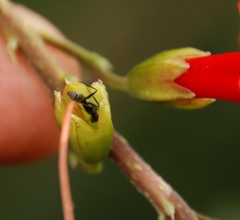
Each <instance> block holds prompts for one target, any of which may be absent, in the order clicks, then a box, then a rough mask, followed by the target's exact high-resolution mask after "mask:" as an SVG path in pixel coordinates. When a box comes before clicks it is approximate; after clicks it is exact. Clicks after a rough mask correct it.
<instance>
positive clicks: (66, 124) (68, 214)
mask: <svg viewBox="0 0 240 220" xmlns="http://www.w3.org/2000/svg"><path fill="white" fill-rule="evenodd" d="M74 105H75V103H74V102H69V103H68V105H67V108H66V113H65V116H64V120H63V124H62V130H61V136H60V143H59V160H58V169H59V170H58V172H59V182H60V191H61V197H62V207H63V216H64V220H74V219H75V217H74V204H73V201H72V195H71V186H70V181H69V175H68V139H69V130H70V120H71V115H72V111H73V108H74Z"/></svg>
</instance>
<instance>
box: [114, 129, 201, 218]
mask: <svg viewBox="0 0 240 220" xmlns="http://www.w3.org/2000/svg"><path fill="white" fill-rule="evenodd" d="M110 157H111V159H112V160H113V161H114V162H115V163H116V165H117V166H118V167H119V169H120V170H121V171H122V172H123V173H124V174H125V175H126V176H127V177H128V178H129V179H130V181H131V182H132V183H133V184H134V185H135V187H136V188H137V189H138V190H139V191H140V193H142V194H143V195H144V196H145V198H146V199H147V200H148V201H149V202H151V203H152V205H153V206H154V207H155V209H156V210H157V212H158V213H159V215H160V216H161V215H162V216H161V217H160V219H166V220H197V219H198V217H197V215H196V213H195V212H194V211H193V210H192V209H191V208H190V207H189V206H188V205H187V204H186V203H185V202H184V201H183V199H182V198H181V197H180V196H179V195H178V194H177V193H176V192H175V191H174V190H173V189H172V188H171V186H169V185H168V184H167V183H166V182H165V181H164V180H163V179H162V178H161V177H160V176H159V175H157V173H155V172H154V171H153V170H152V169H151V167H150V166H149V165H148V164H146V162H145V161H144V160H143V159H142V158H141V157H140V156H139V155H138V154H137V153H136V152H135V151H134V150H133V149H132V148H131V147H130V145H129V144H128V143H127V141H126V140H125V139H124V138H123V137H122V136H120V135H119V134H118V133H117V132H115V134H114V137H113V142H112V149H111V152H110Z"/></svg>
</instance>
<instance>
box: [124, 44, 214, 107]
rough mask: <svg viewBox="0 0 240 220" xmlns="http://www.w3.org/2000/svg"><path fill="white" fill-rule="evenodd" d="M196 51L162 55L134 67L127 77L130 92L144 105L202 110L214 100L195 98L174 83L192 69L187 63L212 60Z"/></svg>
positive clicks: (164, 53)
mask: <svg viewBox="0 0 240 220" xmlns="http://www.w3.org/2000/svg"><path fill="white" fill-rule="evenodd" d="M209 55H210V53H209V52H203V51H200V50H198V49H195V48H180V49H175V50H170V51H165V52H162V53H159V54H157V55H155V56H153V57H151V58H149V59H147V60H145V61H144V62H142V63H140V64H138V65H137V66H135V67H134V68H133V69H132V70H131V71H130V72H129V73H128V75H127V82H128V91H129V92H130V93H131V94H132V95H133V96H136V97H137V98H139V99H142V100H145V101H155V102H162V103H165V104H168V105H173V106H176V107H178V108H186V109H193V108H201V107H204V106H206V105H208V104H210V103H211V102H213V101H214V99H208V98H204V99H199V98H197V99H196V98H195V94H194V93H193V92H191V91H190V90H189V89H187V88H184V87H182V86H180V85H178V84H177V83H175V82H174V80H175V79H176V78H178V77H179V76H180V75H181V74H183V73H184V72H186V71H187V70H188V69H189V64H188V63H187V62H186V61H185V60H186V59H190V58H194V57H200V56H209Z"/></svg>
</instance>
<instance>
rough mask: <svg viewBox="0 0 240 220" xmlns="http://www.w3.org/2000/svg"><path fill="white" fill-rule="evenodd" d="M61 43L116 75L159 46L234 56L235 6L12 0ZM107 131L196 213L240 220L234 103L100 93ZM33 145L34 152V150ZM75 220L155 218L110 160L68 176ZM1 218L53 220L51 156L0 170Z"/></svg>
mask: <svg viewBox="0 0 240 220" xmlns="http://www.w3.org/2000/svg"><path fill="white" fill-rule="evenodd" d="M17 2H19V3H21V4H24V5H26V6H27V7H30V8H32V9H33V10H35V11H38V12H39V13H41V14H43V15H44V16H45V17H47V18H48V19H49V20H51V21H52V22H53V23H55V24H56V25H57V26H58V27H59V28H60V29H61V30H62V31H63V32H64V33H65V34H66V35H67V36H68V37H69V38H70V39H72V40H74V41H75V42H77V43H79V44H81V45H82V46H84V47H86V48H88V49H90V50H93V51H96V52H98V53H100V54H102V55H104V56H105V57H107V58H108V59H109V60H110V61H111V62H112V63H113V65H114V67H115V70H116V72H118V73H119V74H126V73H127V72H128V71H129V70H130V69H131V68H132V67H133V66H134V65H135V64H137V63H138V62H140V61H142V60H144V59H146V58H148V57H149V56H151V55H154V54H155V53H158V52H160V51H162V50H166V49H172V48H177V47H185V46H192V47H196V48H199V49H202V50H207V51H211V52H212V53H223V52H227V51H237V50H238V47H237V35H238V31H239V16H238V13H237V8H236V3H237V0H211V1H209V0H201V1H192V0H181V1H179V0H171V1H169V0H148V1H141V0H121V1H120V0H116V1H111V0H101V1H97V0H85V1H84V0H82V1H80V0H79V1H76V0H75V1H73V0H68V1H67V0H41V1H32V0H18V1H17ZM109 94H110V101H111V106H112V115H113V121H114V125H115V127H116V128H117V129H118V130H119V131H120V132H121V133H122V134H123V135H124V136H125V137H126V138H127V139H128V140H129V142H130V143H131V144H132V146H134V148H135V149H136V150H137V151H138V152H139V153H140V155H142V157H143V158H145V159H146V161H148V162H149V163H150V164H151V166H152V167H153V168H154V169H155V170H156V171H157V172H158V173H159V174H161V176H162V177H163V178H164V179H165V180H167V181H168V182H169V183H170V184H171V185H172V186H173V187H174V188H175V189H176V190H177V191H178V192H179V193H180V194H181V195H182V197H183V198H184V199H185V200H186V201H187V202H188V203H189V204H190V205H191V207H192V208H194V209H195V210H197V211H198V212H200V213H204V214H206V215H209V216H213V217H216V218H220V219H240V175H239V173H240V105H239V104H237V103H228V102H224V101H217V102H216V103H214V104H212V105H210V106H208V107H206V108H205V109H201V110H194V111H184V110H179V109H174V108H170V107H166V106H162V105H159V104H152V103H145V102H141V101H139V100H135V99H133V98H132V97H129V96H128V95H127V94H125V93H121V92H118V91H114V90H112V89H109ZM33 147H34V146H33ZM70 174H71V184H72V192H73V197H74V202H75V206H76V218H77V219H83V220H95V219H98V220H103V219H104V220H110V219H111V220H113V219H114V220H122V219H124V220H132V219H139V220H143V219H148V220H151V219H152V220H153V219H157V215H156V212H155V210H154V209H153V208H152V207H151V206H150V204H149V203H148V201H146V200H145V199H144V198H143V197H142V196H141V195H140V194H139V193H138V192H137V191H136V190H135V188H134V187H133V186H132V185H131V184H130V183H129V181H128V180H127V179H126V178H125V177H124V176H123V175H122V174H121V172H120V171H119V170H118V169H117V168H116V167H115V165H114V164H113V163H112V162H111V161H110V160H108V159H107V160H106V163H105V169H104V172H102V173H101V174H100V175H97V176H92V175H88V174H85V173H83V172H81V171H80V170H79V169H76V170H71V172H70ZM0 176H1V181H0V186H1V187H0V195H1V196H0V219H1V220H16V219H24V220H30V219H31V220H32V219H34V220H43V219H44V220H48V219H49V220H52V219H62V209H61V199H60V195H59V183H58V174H57V156H55V157H52V158H49V159H47V160H45V161H42V162H38V163H35V164H29V165H23V166H18V167H17V166H14V167H1V168H0Z"/></svg>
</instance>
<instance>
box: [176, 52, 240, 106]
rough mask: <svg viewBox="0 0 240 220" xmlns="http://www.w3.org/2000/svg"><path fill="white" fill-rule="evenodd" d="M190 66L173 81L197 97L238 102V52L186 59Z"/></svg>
mask: <svg viewBox="0 0 240 220" xmlns="http://www.w3.org/2000/svg"><path fill="white" fill-rule="evenodd" d="M187 62H188V63H189V64H190V68H189V69H188V71H187V72H185V73H183V74H182V75H181V76H180V77H178V78H177V79H176V80H175V82H176V83H178V84H179V85H181V86H183V87H185V88H187V89H189V90H191V91H192V92H193V93H195V94H196V97H198V98H216V99H222V100H229V101H235V102H240V89H239V78H240V53H238V52H232V53H225V54H218V55H210V56H206V57H198V58H193V59H189V60H187Z"/></svg>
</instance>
